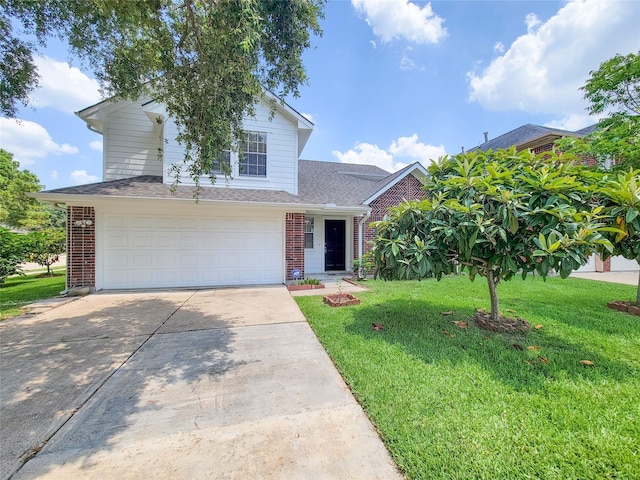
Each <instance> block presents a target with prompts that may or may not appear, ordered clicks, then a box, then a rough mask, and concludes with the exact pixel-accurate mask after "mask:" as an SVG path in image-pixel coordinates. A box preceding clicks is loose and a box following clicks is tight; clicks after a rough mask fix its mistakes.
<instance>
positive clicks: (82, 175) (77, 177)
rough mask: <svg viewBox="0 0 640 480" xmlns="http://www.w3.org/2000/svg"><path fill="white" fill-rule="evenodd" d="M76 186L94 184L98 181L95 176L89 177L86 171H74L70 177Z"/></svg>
mask: <svg viewBox="0 0 640 480" xmlns="http://www.w3.org/2000/svg"><path fill="white" fill-rule="evenodd" d="M69 177H70V178H71V181H72V182H73V183H74V185H83V184H85V183H93V182H97V181H98V177H97V176H95V175H89V174H88V173H87V171H86V170H74V171H73V172H71V175H69Z"/></svg>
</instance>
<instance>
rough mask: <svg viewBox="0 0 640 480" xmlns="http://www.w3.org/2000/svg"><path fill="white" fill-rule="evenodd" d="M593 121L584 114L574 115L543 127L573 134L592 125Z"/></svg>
mask: <svg viewBox="0 0 640 480" xmlns="http://www.w3.org/2000/svg"><path fill="white" fill-rule="evenodd" d="M593 123H594V120H593V119H592V118H591V117H590V116H589V115H587V114H586V113H575V114H571V115H567V116H566V117H563V118H561V119H560V120H553V121H551V122H548V123H546V124H545V127H549V128H559V129H561V130H569V131H570V132H575V131H576V130H580V129H582V128H584V127H588V126H589V125H593Z"/></svg>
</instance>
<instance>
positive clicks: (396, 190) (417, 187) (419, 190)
mask: <svg viewBox="0 0 640 480" xmlns="http://www.w3.org/2000/svg"><path fill="white" fill-rule="evenodd" d="M426 195H427V192H425V190H424V188H423V185H422V183H420V181H419V180H418V179H417V178H416V177H414V176H413V175H407V176H406V177H404V178H403V179H402V180H400V181H399V182H398V183H396V184H395V185H394V186H393V187H391V188H390V189H389V190H387V191H386V192H384V193H383V194H382V195H380V196H379V197H378V198H376V199H375V200H373V201H372V202H371V203H370V204H369V206H370V207H371V216H370V217H369V219H368V220H367V222H366V223H365V225H363V228H362V236H363V240H364V242H363V244H362V253H366V252H368V251H369V249H370V242H371V241H372V240H373V238H374V235H375V231H374V230H373V229H372V228H371V227H369V223H371V222H377V221H378V220H382V219H383V218H384V216H385V215H386V214H387V213H388V212H389V207H393V206H395V205H398V204H399V203H400V202H402V201H403V200H419V199H423V198H425V197H426ZM361 219H362V217H357V218H355V219H354V222H353V224H354V249H353V256H354V257H355V258H357V257H358V238H357V237H358V223H359V222H360V220H361Z"/></svg>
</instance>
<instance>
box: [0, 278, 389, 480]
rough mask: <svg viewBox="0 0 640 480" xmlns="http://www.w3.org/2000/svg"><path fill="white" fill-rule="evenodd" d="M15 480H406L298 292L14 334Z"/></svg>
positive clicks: (4, 458)
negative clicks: (318, 336) (303, 310)
mask: <svg viewBox="0 0 640 480" xmlns="http://www.w3.org/2000/svg"><path fill="white" fill-rule="evenodd" d="M0 344H1V345H0V347H1V350H0V365H1V372H0V373H1V379H0V381H1V384H0V387H1V397H0V400H1V411H0V421H1V427H2V428H1V431H2V433H1V435H0V461H1V465H0V467H1V470H0V478H2V479H5V478H15V479H26V478H60V479H62V478H64V479H68V478H95V479H105V478H114V479H115V478H117V479H122V478H154V479H155V478H167V479H168V478H171V479H176V478H184V479H186V478H189V479H192V478H193V479H197V478H216V479H218V478H219V479H249V478H251V479H267V478H269V479H271V478H274V479H276V478H277V479H294V478H295V479H307V478H308V479H375V478H379V479H397V478H401V476H400V475H399V474H398V473H397V470H396V468H395V466H394V464H393V463H392V461H391V460H390V457H389V455H388V453H387V451H386V449H385V448H384V446H383V444H382V442H381V441H380V439H379V437H378V436H377V433H376V431H375V430H374V428H373V427H372V426H371V424H370V423H369V421H368V419H367V418H366V416H365V415H364V413H363V412H362V410H361V408H360V407H359V405H358V404H357V403H356V401H355V400H354V398H353V397H352V395H351V393H350V392H349V390H348V388H347V387H346V385H345V384H344V382H343V380H342V378H341V377H340V375H339V374H338V373H337V371H336V370H335V368H334V367H333V364H332V363H331V361H330V360H329V358H328V357H327V355H326V353H325V352H324V350H323V349H322V347H321V346H320V344H319V343H318V341H317V339H316V338H315V336H314V334H313V332H312V331H311V329H310V327H309V326H308V324H307V323H306V321H305V319H304V317H303V316H302V314H301V312H300V310H299V309H298V307H297V305H296V304H295V302H294V301H293V299H292V298H291V296H290V295H289V293H288V292H287V290H286V289H285V288H284V287H282V286H277V287H255V288H235V289H234V288H230V289H215V290H178V291H166V292H157V291H154V292H140V293H97V294H94V295H90V296H87V297H84V298H81V299H78V300H76V301H74V302H71V303H68V304H65V305H62V306H60V307H58V308H55V309H53V310H50V311H48V312H45V313H41V314H39V315H35V316H32V317H22V318H19V319H14V320H8V321H5V322H2V323H0Z"/></svg>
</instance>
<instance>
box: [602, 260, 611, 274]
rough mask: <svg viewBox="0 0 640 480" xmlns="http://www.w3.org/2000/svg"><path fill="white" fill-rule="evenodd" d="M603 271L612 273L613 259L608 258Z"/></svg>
mask: <svg viewBox="0 0 640 480" xmlns="http://www.w3.org/2000/svg"><path fill="white" fill-rule="evenodd" d="M602 271H603V272H610V271H611V257H609V258H607V259H606V260H605V261H604V262H603V266H602Z"/></svg>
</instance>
